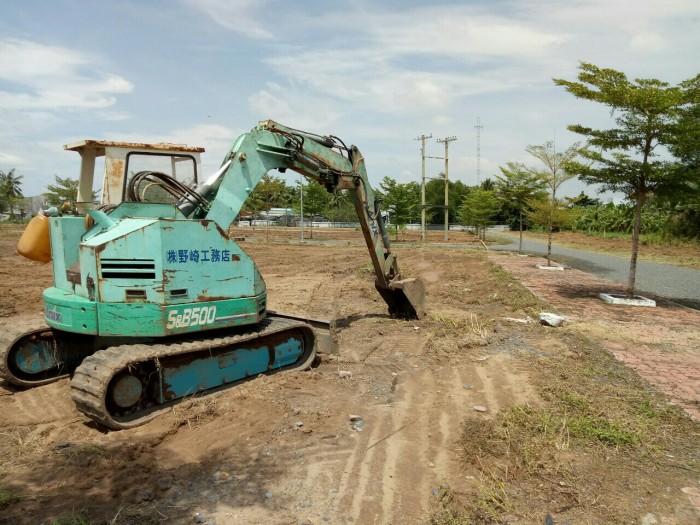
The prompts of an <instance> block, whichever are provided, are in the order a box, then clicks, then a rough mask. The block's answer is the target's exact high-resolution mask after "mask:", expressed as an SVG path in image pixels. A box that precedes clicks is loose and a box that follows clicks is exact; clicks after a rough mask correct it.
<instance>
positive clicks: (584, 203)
mask: <svg viewBox="0 0 700 525" xmlns="http://www.w3.org/2000/svg"><path fill="white" fill-rule="evenodd" d="M566 200H567V202H568V203H569V204H570V205H571V206H578V207H579V208H592V207H595V206H600V204H601V203H600V199H595V198H593V197H589V196H588V195H586V194H585V193H583V192H581V193H579V194H578V195H577V196H576V197H567V198H566Z"/></svg>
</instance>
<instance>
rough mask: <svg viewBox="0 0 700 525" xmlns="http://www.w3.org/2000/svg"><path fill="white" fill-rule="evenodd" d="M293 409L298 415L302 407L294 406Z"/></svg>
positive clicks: (293, 412)
mask: <svg viewBox="0 0 700 525" xmlns="http://www.w3.org/2000/svg"><path fill="white" fill-rule="evenodd" d="M291 411H292V414H294V415H295V416H296V415H298V414H300V413H301V408H299V407H292V408H291Z"/></svg>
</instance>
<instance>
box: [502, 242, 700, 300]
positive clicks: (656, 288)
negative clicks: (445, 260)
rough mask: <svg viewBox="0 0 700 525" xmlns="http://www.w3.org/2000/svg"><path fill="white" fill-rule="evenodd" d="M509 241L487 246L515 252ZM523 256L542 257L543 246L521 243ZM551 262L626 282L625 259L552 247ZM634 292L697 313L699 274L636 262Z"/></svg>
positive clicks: (699, 291) (678, 268)
mask: <svg viewBox="0 0 700 525" xmlns="http://www.w3.org/2000/svg"><path fill="white" fill-rule="evenodd" d="M509 237H510V236H509ZM512 239H513V240H512V242H511V243H510V244H504V245H497V246H489V248H490V249H492V250H513V251H517V250H518V238H517V237H516V236H514V237H513V238H512ZM523 252H524V253H529V254H532V255H540V256H545V257H546V255H547V243H546V242H540V241H534V240H532V239H523ZM552 259H553V260H555V261H557V262H559V263H561V264H563V265H565V266H570V267H572V268H576V269H577V270H582V271H584V272H589V273H592V274H595V275H598V276H600V277H604V278H606V279H610V280H611V281H615V282H618V283H622V284H627V280H628V278H629V267H630V258H629V257H618V256H615V255H606V254H602V253H596V252H590V251H587V250H579V249H576V248H568V247H564V246H557V245H552ZM636 288H637V291H638V292H639V293H644V292H648V293H652V294H656V295H658V296H660V297H665V298H666V299H670V300H672V301H675V302H678V303H680V304H683V305H685V306H688V307H690V308H695V309H697V310H700V271H698V270H692V269H690V268H682V267H680V266H674V265H672V264H662V263H655V262H648V261H639V260H638V261H637V282H636Z"/></svg>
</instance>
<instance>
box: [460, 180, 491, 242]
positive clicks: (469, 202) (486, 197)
mask: <svg viewBox="0 0 700 525" xmlns="http://www.w3.org/2000/svg"><path fill="white" fill-rule="evenodd" d="M499 208H500V205H499V202H498V199H497V198H496V195H495V193H494V192H493V191H491V190H483V189H480V188H479V189H475V190H473V191H472V192H470V193H469V195H467V196H466V197H465V198H464V200H463V201H462V205H461V206H460V208H459V222H460V224H462V225H464V226H474V227H476V229H477V232H479V238H481V239H484V240H485V239H486V227H487V226H488V225H490V224H493V218H494V217H495V216H496V214H497V213H498V210H499Z"/></svg>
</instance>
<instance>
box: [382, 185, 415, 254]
mask: <svg viewBox="0 0 700 525" xmlns="http://www.w3.org/2000/svg"><path fill="white" fill-rule="evenodd" d="M379 187H380V188H381V190H380V195H381V197H382V200H383V201H384V203H383V206H382V209H383V210H386V211H388V212H389V213H390V214H391V226H392V229H393V230H394V235H395V236H396V240H397V241H398V240H399V231H400V230H401V231H403V230H405V229H406V225H407V224H408V223H409V222H411V219H412V218H413V217H414V216H415V214H416V210H418V209H419V208H420V201H419V188H418V184H417V183H415V182H409V183H407V184H398V183H397V182H396V181H395V180H394V179H392V178H391V177H384V178H383V179H382V181H381V182H380V183H379Z"/></svg>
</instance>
